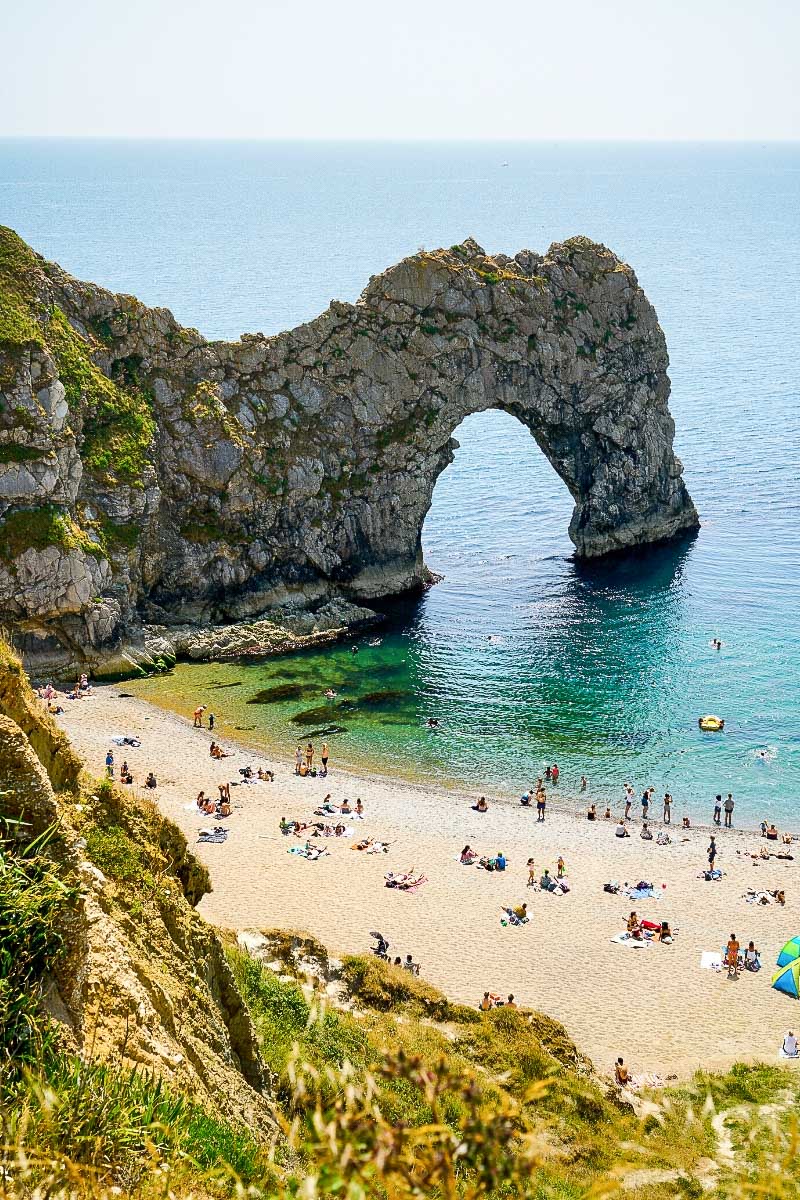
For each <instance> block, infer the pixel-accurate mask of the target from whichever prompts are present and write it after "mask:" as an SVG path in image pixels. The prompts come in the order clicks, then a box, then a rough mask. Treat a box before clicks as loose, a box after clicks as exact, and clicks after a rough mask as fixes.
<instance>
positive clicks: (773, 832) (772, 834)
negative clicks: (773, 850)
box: [764, 825, 778, 842]
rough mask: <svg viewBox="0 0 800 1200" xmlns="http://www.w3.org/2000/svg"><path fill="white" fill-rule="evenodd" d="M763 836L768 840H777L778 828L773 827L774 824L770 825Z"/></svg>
mask: <svg viewBox="0 0 800 1200" xmlns="http://www.w3.org/2000/svg"><path fill="white" fill-rule="evenodd" d="M764 836H765V837H766V839H767V841H768V842H777V840H778V830H777V829H776V828H775V826H774V825H770V827H769V829H768V830H767V832H766V833H765V835H764Z"/></svg>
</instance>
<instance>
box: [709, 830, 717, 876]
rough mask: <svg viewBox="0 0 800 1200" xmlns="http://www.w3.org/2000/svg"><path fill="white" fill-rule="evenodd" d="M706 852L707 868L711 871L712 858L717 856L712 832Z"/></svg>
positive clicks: (712, 868) (712, 866)
mask: <svg viewBox="0 0 800 1200" xmlns="http://www.w3.org/2000/svg"><path fill="white" fill-rule="evenodd" d="M707 854H708V869H709V871H713V870H714V859H715V858H716V857H717V843H716V840H715V838H714V835H713V833H712V835H711V841H710V842H709V843H708V850H707Z"/></svg>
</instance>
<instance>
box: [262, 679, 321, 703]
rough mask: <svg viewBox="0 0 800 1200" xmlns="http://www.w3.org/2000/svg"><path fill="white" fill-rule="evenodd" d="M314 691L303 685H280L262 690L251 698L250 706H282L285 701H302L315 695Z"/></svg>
mask: <svg viewBox="0 0 800 1200" xmlns="http://www.w3.org/2000/svg"><path fill="white" fill-rule="evenodd" d="M313 692H314V689H313V688H311V687H309V686H308V685H306V684H302V683H280V684H278V685H277V686H276V687H271V688H262V690H261V691H260V692H256V694H255V696H251V697H250V699H249V700H248V701H247V703H248V704H280V703H281V702H282V701H284V700H302V699H303V697H304V696H308V695H311V694H313Z"/></svg>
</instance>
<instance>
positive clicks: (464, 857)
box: [460, 843, 478, 867]
mask: <svg viewBox="0 0 800 1200" xmlns="http://www.w3.org/2000/svg"><path fill="white" fill-rule="evenodd" d="M477 857H478V855H477V854H476V853H475V851H474V850H473V849H472V847H471V846H470V845H469V843H467V845H466V846H465V847H464V849H463V850H462V851H461V859H460V861H461V862H462V863H463V865H464V866H465V867H469V866H471V865H472V863H473V862H474V861H475V859H476V858H477Z"/></svg>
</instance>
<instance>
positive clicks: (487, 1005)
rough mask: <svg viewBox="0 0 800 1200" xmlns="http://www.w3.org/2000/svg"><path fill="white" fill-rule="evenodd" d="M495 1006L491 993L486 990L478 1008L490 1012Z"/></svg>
mask: <svg viewBox="0 0 800 1200" xmlns="http://www.w3.org/2000/svg"><path fill="white" fill-rule="evenodd" d="M493 1007H494V1004H493V1001H492V998H491V996H490V995H489V993H488V992H484V993H483V999H482V1000H481V1002H480V1004H479V1005H478V1008H479V1009H480V1010H481V1012H490V1011H491V1009H492V1008H493Z"/></svg>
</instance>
